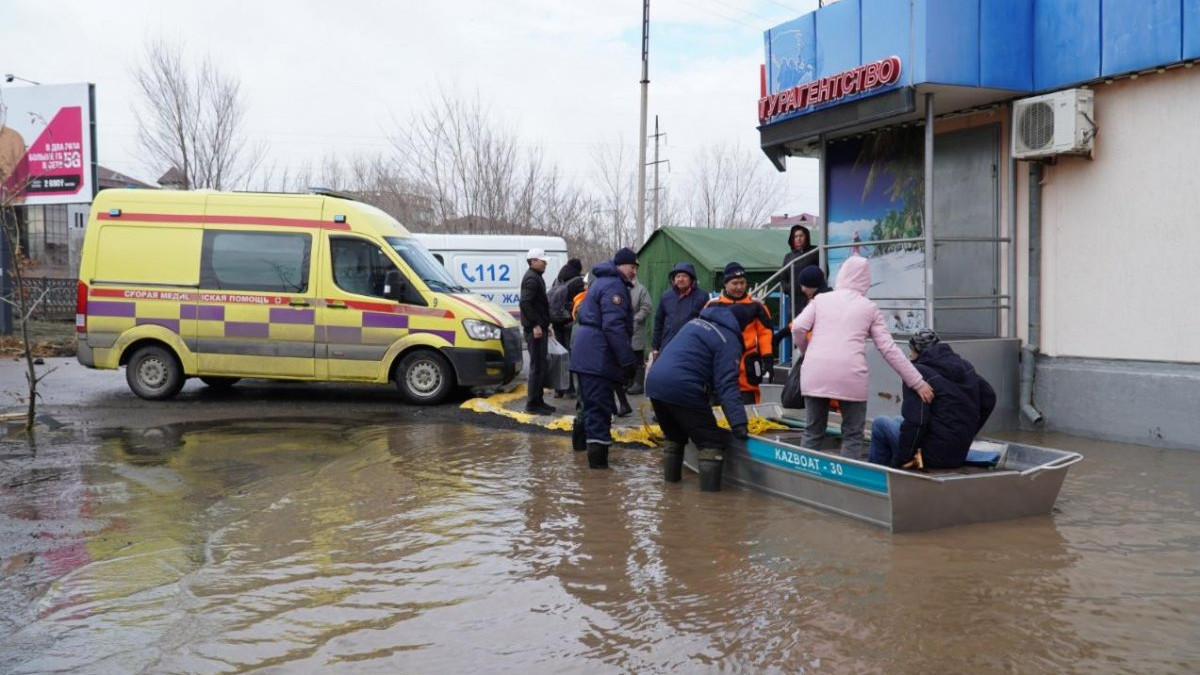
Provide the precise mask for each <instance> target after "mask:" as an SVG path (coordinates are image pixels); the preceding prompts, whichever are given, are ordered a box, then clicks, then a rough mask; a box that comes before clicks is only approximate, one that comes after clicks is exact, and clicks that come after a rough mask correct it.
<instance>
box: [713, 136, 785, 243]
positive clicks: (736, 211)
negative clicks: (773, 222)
mask: <svg viewBox="0 0 1200 675" xmlns="http://www.w3.org/2000/svg"><path fill="white" fill-rule="evenodd" d="M766 167H767V163H766V162H763V161H762V158H761V156H758V155H756V154H755V153H752V152H749V151H747V150H739V149H738V148H736V147H734V146H732V145H717V146H709V147H706V148H704V149H702V150H701V152H700V153H699V156H698V160H697V162H696V164H695V166H694V167H693V168H692V181H693V185H692V198H691V201H690V211H691V221H692V223H693V224H694V225H695V226H696V227H716V228H725V229H745V228H751V227H756V226H758V225H760V224H762V223H763V222H764V221H765V220H766V219H767V216H768V215H769V214H770V212H771V206H772V205H773V204H775V203H776V202H777V201H779V198H780V197H781V193H782V183H781V179H780V178H778V177H775V176H769V175H768V174H767V168H766Z"/></svg>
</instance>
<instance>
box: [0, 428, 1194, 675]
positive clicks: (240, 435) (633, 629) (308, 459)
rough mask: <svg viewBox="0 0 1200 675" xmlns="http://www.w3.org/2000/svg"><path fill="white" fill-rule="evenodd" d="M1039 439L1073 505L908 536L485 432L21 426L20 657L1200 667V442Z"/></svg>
mask: <svg viewBox="0 0 1200 675" xmlns="http://www.w3.org/2000/svg"><path fill="white" fill-rule="evenodd" d="M1025 438H1026V440H1030V441H1031V442H1039V441H1040V442H1042V443H1043V444H1046V445H1052V446H1056V447H1062V448H1065V449H1071V450H1078V451H1080V452H1083V453H1084V454H1085V455H1086V456H1087V458H1086V460H1085V461H1084V462H1082V463H1080V464H1078V465H1076V466H1074V467H1072V468H1071V470H1070V473H1069V475H1068V477H1067V481H1066V484H1065V485H1064V487H1063V492H1062V494H1061V495H1060V497H1059V501H1058V504H1057V507H1056V509H1055V513H1054V514H1053V515H1052V516H1046V517H1035V518H1027V519H1023V520H1018V521H1010V522H1006V523H992V524H980V525H971V526H966V527H959V528H950V529H944V530H937V531H933V532H926V533H916V534H902V535H893V534H890V533H888V532H886V531H882V530H879V529H876V528H873V527H871V526H867V525H862V524H859V523H856V522H854V521H850V520H847V519H844V518H841V517H837V516H833V515H827V514H824V513H821V512H818V511H814V510H812V509H809V508H806V507H803V506H800V505H797V504H793V503H790V502H786V501H783V500H780V499H777V498H772V497H768V496H766V495H762V494H759V493H755V492H751V491H748V490H742V489H728V488H727V489H726V490H725V491H723V492H720V493H701V492H700V491H699V489H698V486H697V480H696V476H695V475H693V474H687V473H685V477H684V482H683V483H681V484H677V485H667V484H664V483H662V482H661V480H660V478H659V467H658V463H657V457H656V455H655V454H654V453H652V452H648V451H643V450H636V449H628V450H615V451H614V452H613V456H612V458H611V463H612V465H613V470H611V471H608V472H601V471H591V470H588V469H587V466H586V458H585V457H583V456H582V455H579V454H575V453H572V452H571V450H570V445H569V439H567V438H566V437H560V436H550V435H544V434H532V435H527V434H522V433H516V432H504V431H496V430H488V429H481V428H476V427H472V426H462V425H451V424H424V425H420V424H411V423H410V424H406V425H403V426H383V425H379V426H361V425H356V424H354V423H352V422H350V421H346V420H342V421H329V422H324V423H302V424H297V423H284V422H277V423H271V424H267V425H264V424H263V423H261V422H258V423H250V422H242V423H238V422H234V423H228V422H226V423H210V424H207V425H191V426H184V425H178V426H169V427H159V428H154V429H148V430H142V431H122V430H117V431H110V432H88V435H87V440H86V441H83V442H81V441H80V440H79V439H78V438H75V439H73V440H63V441H58V442H55V441H54V440H50V441H48V442H43V443H42V445H41V446H40V447H39V448H38V450H37V454H36V456H32V457H31V456H29V454H28V452H26V451H24V450H23V447H24V446H21V447H20V448H18V447H16V446H12V445H11V444H9V445H5V444H0V452H5V453H7V454H5V455H4V456H3V457H2V458H0V478H2V482H0V531H2V532H3V533H4V537H3V539H0V672H4V673H46V672H78V673H121V674H125V673H139V672H145V673H244V672H269V673H315V672H321V673H339V672H342V673H398V672H421V673H441V672H503V671H515V672H552V673H593V672H595V673H608V672H638V673H642V672H679V673H700V672H717V671H720V672H753V673H771V672H778V673H825V672H830V673H846V672H856V673H859V672H861V673H922V674H927V673H961V672H971V673H993V672H997V673H1060V672H1080V673H1091V672H1106V673H1107V672H1129V673H1166V672H1189V671H1192V672H1194V671H1196V670H1197V669H1200V620H1198V619H1200V453H1190V452H1180V451H1157V450H1151V449H1146V448H1139V447H1133V446H1121V445H1114V444H1103V443H1097V442H1092V441H1085V440H1082V439H1077V438H1071V437H1066V436H1050V435H1047V436H1045V437H1030V436H1026V437H1025Z"/></svg>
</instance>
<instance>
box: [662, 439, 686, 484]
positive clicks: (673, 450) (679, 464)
mask: <svg viewBox="0 0 1200 675" xmlns="http://www.w3.org/2000/svg"><path fill="white" fill-rule="evenodd" d="M682 479H683V446H682V445H680V444H678V443H672V442H670V441H667V445H666V447H664V448H663V480H665V481H667V482H668V483H678V482H679V481H680V480H682Z"/></svg>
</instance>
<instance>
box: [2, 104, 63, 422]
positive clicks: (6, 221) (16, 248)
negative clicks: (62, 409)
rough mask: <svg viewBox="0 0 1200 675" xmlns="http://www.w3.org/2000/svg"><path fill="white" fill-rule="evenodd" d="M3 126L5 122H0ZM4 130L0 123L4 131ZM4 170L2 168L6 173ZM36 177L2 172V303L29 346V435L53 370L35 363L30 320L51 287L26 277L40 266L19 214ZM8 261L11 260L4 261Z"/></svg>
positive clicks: (27, 371) (26, 362) (27, 401)
mask: <svg viewBox="0 0 1200 675" xmlns="http://www.w3.org/2000/svg"><path fill="white" fill-rule="evenodd" d="M0 122H2V120H0ZM3 128H4V126H3V124H2V123H0V129H3ZM2 168H3V167H0V169H2ZM33 178H34V177H32V176H26V175H20V174H18V175H15V176H14V175H12V174H6V173H5V172H4V171H0V229H2V232H0V239H3V240H4V243H5V249H6V250H5V251H4V252H3V253H0V263H5V264H3V265H0V273H3V274H6V275H9V277H10V279H11V284H9V285H8V286H7V290H8V293H6V294H5V295H3V296H0V303H4V304H6V305H8V306H9V307H11V308H12V309H13V313H14V315H15V318H16V321H17V324H18V326H20V332H21V344H23V345H24V346H25V353H24V358H25V385H26V389H25V392H24V394H20V395H17V398H18V400H19V399H20V398H22V397H24V398H25V403H26V408H25V433H26V434H32V433H33V427H34V422H35V421H36V419H37V401H38V397H39V396H40V394H38V384H40V383H41V381H42V379H43V378H45V377H46V376H47V375H49V374H50V373H51V372H53V370H48V371H46V372H44V373H41V374H40V375H39V374H38V372H37V371H36V370H35V369H34V367H33V366H34V365H35V360H34V355H33V343H32V342H31V341H30V337H29V319H30V318H31V317H32V316H33V313H34V312H35V311H36V310H37V308H38V307H39V306H40V305H41V304H42V302H44V301H45V299H46V294H47V292H48V288H49V287H48V286H43V287H42V288H41V289H38V288H36V286H35V285H34V284H32V283H30V280H29V278H28V277H27V276H26V273H27V271H28V270H29V269H30V268H31V267H33V266H34V265H35V264H36V261H34V260H31V259H30V258H29V257H28V256H26V255H25V251H24V249H23V247H22V246H21V241H22V236H21V235H22V233H21V218H20V217H19V215H18V213H17V204H19V203H20V202H21V200H22V197H23V194H24V192H25V189H26V188H27V187H28V186H29V184H30V182H32V180H33ZM4 258H7V260H4ZM0 288H6V287H5V284H4V283H3V279H0Z"/></svg>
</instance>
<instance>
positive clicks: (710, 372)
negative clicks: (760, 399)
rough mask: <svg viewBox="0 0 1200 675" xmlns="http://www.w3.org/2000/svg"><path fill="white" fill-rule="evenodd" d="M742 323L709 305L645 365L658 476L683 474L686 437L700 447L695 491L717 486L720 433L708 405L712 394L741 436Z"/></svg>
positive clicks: (674, 477)
mask: <svg viewBox="0 0 1200 675" xmlns="http://www.w3.org/2000/svg"><path fill="white" fill-rule="evenodd" d="M743 327H744V326H743V325H742V323H741V322H740V321H739V320H738V318H737V317H736V315H735V314H734V312H733V310H732V309H730V307H729V305H712V306H710V307H708V308H706V309H704V310H703V311H702V312H701V313H700V317H699V318H697V319H693V320H691V321H689V322H688V323H687V324H685V325H684V326H683V327H682V328H681V329H679V332H678V333H676V335H675V338H674V339H673V340H671V343H670V344H669V345H667V348H666V349H664V350H663V352H662V354H660V355H659V357H658V359H656V360H655V361H654V363H653V364H651V366H650V372H649V374H648V375H647V377H646V395H647V396H649V397H650V403H651V404H652V405H653V406H654V414H655V416H657V417H658V424H659V426H660V427H662V430H663V435H664V436H666V438H667V445H666V447H665V448H664V449H663V479H664V480H666V481H668V482H671V483H674V482H676V481H678V480H679V479H680V477H681V476H682V467H683V447H684V446H685V445H687V442H688V439H689V438H691V439H692V441H693V442H694V443H695V444H696V448H697V449H698V450H699V451H700V489H701V490H703V491H706V492H711V491H715V490H720V489H721V464H722V462H723V455H722V453H723V452H724V450H725V443H726V436H725V432H724V431H723V430H722V429H721V428H720V427H719V426H717V419H716V417H715V416H714V415H713V411H712V407H711V405H710V394H711V393H712V392H716V394H717V398H718V399H719V400H720V401H721V409H722V410H724V411H725V419H726V420H727V421H728V422H729V425H730V428H731V429H732V430H733V435H734V436H735V437H737V438H739V439H744V438H746V435H747V432H746V428H747V427H746V425H747V419H746V408H745V407H744V406H743V405H742V395H741V392H740V391H739V390H738V361H739V360H740V359H741V358H742V329H743Z"/></svg>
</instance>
